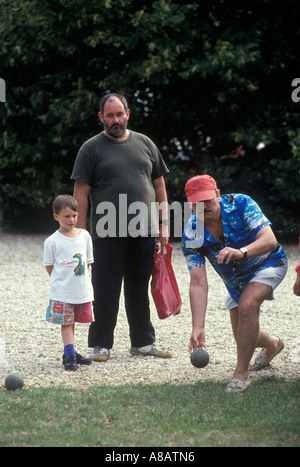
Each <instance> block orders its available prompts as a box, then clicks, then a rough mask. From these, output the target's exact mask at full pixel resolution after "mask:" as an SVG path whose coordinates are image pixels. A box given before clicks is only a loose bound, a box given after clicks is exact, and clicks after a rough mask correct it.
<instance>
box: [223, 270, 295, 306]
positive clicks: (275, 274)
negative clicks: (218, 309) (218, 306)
mask: <svg viewBox="0 0 300 467" xmlns="http://www.w3.org/2000/svg"><path fill="white" fill-rule="evenodd" d="M287 268H288V266H287V265H285V266H279V267H278V268H266V269H262V270H259V271H258V272H257V273H256V274H255V276H254V277H252V279H251V280H250V281H249V282H248V284H250V282H260V283H262V284H266V285H269V286H270V287H272V290H271V292H270V297H268V298H267V300H273V299H274V294H273V292H274V290H275V289H276V287H278V285H279V284H280V283H281V282H282V281H283V279H284V278H285V275H286V273H287ZM225 306H226V308H228V310H231V309H232V308H236V307H237V306H238V304H237V303H236V302H235V301H234V300H233V299H232V298H231V296H230V295H229V294H228V295H227V298H226V300H225Z"/></svg>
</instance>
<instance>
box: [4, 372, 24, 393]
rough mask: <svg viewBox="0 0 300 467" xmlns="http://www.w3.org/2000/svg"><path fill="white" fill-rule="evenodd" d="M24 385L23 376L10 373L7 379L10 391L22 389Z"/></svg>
mask: <svg viewBox="0 0 300 467" xmlns="http://www.w3.org/2000/svg"><path fill="white" fill-rule="evenodd" d="M23 386H24V381H23V378H22V377H21V376H20V375H18V374H16V373H12V374H11V375H8V376H7V377H6V379H5V387H6V389H8V390H10V391H14V390H15V389H21V388H22V387H23Z"/></svg>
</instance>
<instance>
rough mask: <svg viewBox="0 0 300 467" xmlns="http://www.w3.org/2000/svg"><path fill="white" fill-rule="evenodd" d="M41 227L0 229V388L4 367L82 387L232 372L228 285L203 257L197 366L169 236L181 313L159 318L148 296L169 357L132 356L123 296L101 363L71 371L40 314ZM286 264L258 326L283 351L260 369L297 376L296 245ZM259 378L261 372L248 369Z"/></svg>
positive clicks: (83, 346) (31, 379) (179, 262)
mask: <svg viewBox="0 0 300 467" xmlns="http://www.w3.org/2000/svg"><path fill="white" fill-rule="evenodd" d="M45 238H46V236H43V235H11V234H0V251H1V262H0V296H1V301H0V390H3V389H4V379H5V377H6V375H7V374H8V373H11V372H17V373H20V374H21V375H22V376H23V378H24V382H25V387H26V388H38V387H42V386H47V387H49V386H58V385H63V386H68V387H74V388H76V387H82V386H84V387H87V386H89V385H92V386H94V385H123V384H126V383H143V384H148V383H167V382H170V383H174V384H180V383H195V382H197V381H199V380H200V381H204V380H214V381H219V382H224V383H225V382H227V381H229V380H230V379H231V377H232V374H233V371H234V368H235V362H236V348H235V342H234V339H233V335H232V331H231V325H230V319H229V314H228V311H227V310H226V309H225V307H224V300H225V297H226V290H225V287H224V285H223V283H222V281H221V279H220V278H219V277H218V276H217V275H216V273H215V272H214V271H213V269H212V268H211V267H210V266H209V265H208V267H207V268H208V280H209V285H210V289H209V303H208V311H207V317H206V343H207V350H208V352H209V354H210V363H209V365H208V366H207V367H206V368H205V369H202V370H197V369H195V368H194V367H193V366H192V365H191V364H190V360H189V354H188V351H187V347H188V343H189V338H190V332H191V313H190V308H189V296H188V289H189V273H188V270H187V267H186V265H185V261H184V258H183V256H182V253H181V248H180V245H179V244H173V246H174V250H173V267H174V270H175V274H176V277H177V281H178V284H179V288H180V292H181V296H182V301H183V305H182V309H181V314H180V315H178V316H175V317H170V318H167V319H166V320H159V319H158V317H157V313H156V310H155V307H154V304H153V301H152V298H151V309H152V322H153V324H154V327H155V330H156V336H157V346H158V347H161V348H166V349H168V350H170V351H171V352H172V353H173V358H172V359H166V360H163V359H155V358H152V357H132V356H130V354H129V351H128V349H129V347H130V341H129V337H128V325H127V320H126V315H125V310H124V302H123V297H122V300H121V303H120V311H119V315H118V324H117V327H116V330H115V344H114V348H113V349H112V351H111V358H110V359H109V360H108V361H107V362H106V363H93V364H92V365H91V366H89V367H84V366H82V367H80V368H79V369H78V370H77V371H76V372H66V371H64V369H63V367H62V362H61V359H62V348H63V347H62V341H61V335H60V326H55V325H52V324H49V323H47V322H45V312H46V307H47V304H48V293H49V286H50V280H49V277H48V275H47V273H46V271H45V268H44V266H43V263H42V260H43V242H44V240H45ZM286 252H287V254H288V257H289V270H288V273H287V276H286V278H285V279H284V281H283V282H282V284H281V285H280V286H279V288H278V289H277V290H276V292H275V300H273V301H269V302H265V303H264V304H263V307H262V314H261V327H262V328H264V329H266V330H267V331H268V332H270V333H271V334H273V335H275V336H280V337H281V338H282V339H283V340H284V342H285V349H284V351H283V352H282V353H281V354H280V355H279V356H278V357H277V358H276V359H275V360H274V362H273V365H272V368H271V369H267V370H264V371H263V372H260V374H263V375H273V374H274V375H276V376H279V377H282V378H285V379H286V380H296V379H298V378H299V372H300V335H299V316H300V315H299V312H300V298H298V297H296V296H295V295H294V294H293V292H292V287H293V283H294V280H295V272H294V271H295V267H296V264H298V262H299V258H300V251H299V248H298V247H297V246H296V245H295V246H288V247H286ZM87 334H88V325H80V324H78V325H76V330H75V344H76V349H77V351H78V352H79V353H81V354H82V355H84V356H89V355H90V351H91V349H89V348H88V347H87ZM253 377H254V378H259V375H255V376H253Z"/></svg>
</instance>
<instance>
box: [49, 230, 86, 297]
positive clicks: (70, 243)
mask: <svg viewBox="0 0 300 467" xmlns="http://www.w3.org/2000/svg"><path fill="white" fill-rule="evenodd" d="M93 262H94V258H93V246H92V239H91V236H90V234H89V233H88V231H87V230H84V229H80V233H79V235H78V237H76V238H70V237H66V236H65V235H63V234H61V233H60V232H58V230H57V231H56V232H55V233H54V234H52V235H51V236H50V237H48V238H47V239H46V240H45V243H44V266H54V267H53V271H52V273H51V289H50V295H49V298H50V300H55V301H58V302H63V303H72V304H77V303H87V302H91V301H93V300H94V291H93V287H92V283H91V279H90V275H89V270H88V264H91V263H93Z"/></svg>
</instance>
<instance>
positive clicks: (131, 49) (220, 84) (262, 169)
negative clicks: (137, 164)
mask: <svg viewBox="0 0 300 467" xmlns="http://www.w3.org/2000/svg"><path fill="white" fill-rule="evenodd" d="M1 10H2V12H1V15H2V19H1V23H0V35H1V43H0V61H1V71H0V75H1V78H3V79H5V82H6V86H7V89H6V94H7V97H6V103H0V121H1V125H2V130H3V131H1V134H0V186H1V195H0V196H1V200H2V205H3V207H4V209H6V210H7V209H9V210H10V211H13V212H17V211H20V210H23V209H24V206H32V207H41V208H43V207H45V206H48V205H49V203H50V202H51V201H52V199H53V197H54V196H55V195H56V194H58V193H61V192H62V191H67V192H72V185H71V184H70V181H69V176H70V173H71V170H72V166H73V162H74V158H75V156H76V153H77V151H78V149H79V147H80V145H81V144H82V143H83V142H84V141H85V140H86V139H87V138H88V137H90V136H92V135H93V134H95V133H96V132H98V131H99V130H100V129H101V127H99V125H98V123H97V112H98V101H99V99H100V97H101V96H102V95H103V94H105V93H106V92H107V91H113V92H119V93H123V94H125V95H126V97H127V98H128V101H129V104H130V108H131V110H132V117H131V122H130V127H131V128H132V129H136V130H137V131H142V132H144V133H146V134H148V135H149V136H150V137H152V138H153V140H154V141H155V142H156V144H157V145H158V146H159V148H160V149H161V151H162V153H163V155H164V157H165V158H166V160H167V163H168V165H169V168H170V169H171V171H172V173H173V176H172V177H169V178H168V179H167V183H168V190H169V197H170V200H171V201H172V200H174V199H179V200H185V198H184V189H183V187H184V183H185V181H186V180H187V178H188V177H189V175H193V174H195V173H203V172H205V171H209V172H210V173H211V174H212V175H214V176H215V177H216V178H217V180H218V182H219V184H220V186H221V188H222V189H223V190H226V191H227V190H233V191H242V192H247V193H248V194H250V195H253V197H255V198H256V199H257V201H258V202H260V203H262V205H263V206H264V207H265V209H266V210H267V213H268V212H270V213H272V215H274V217H275V213H276V220H275V224H276V227H277V229H278V230H279V231H281V230H282V231H286V230H287V229H288V231H289V232H293V233H295V229H296V223H297V215H298V203H299V200H300V193H299V190H298V186H297V182H298V180H299V174H300V154H299V143H300V142H299V136H298V135H299V124H298V118H297V117H298V114H299V105H300V104H297V103H296V102H293V100H292V99H291V94H292V92H293V88H292V86H291V83H292V81H293V79H294V78H297V77H298V76H297V73H298V75H299V72H298V68H297V65H296V64H297V60H298V57H297V43H298V41H299V29H298V27H293V25H294V24H295V19H296V18H297V17H299V12H300V11H299V10H300V8H299V3H298V2H297V1H296V0H287V1H286V2H284V3H281V2H279V1H276V0H259V1H258V0H253V1H250V0H245V1H243V2H242V3H241V2H239V1H237V0H232V1H230V0H215V1H214V2H207V1H206V0H200V1H198V2H195V1H189V2H183V1H181V0H157V1H153V2H146V1H142V0H118V1H117V0H97V1H96V0H90V1H89V2H86V1H83V0H56V1H54V2H53V1H50V0H42V1H41V0H39V1H38V0H28V1H21V0H10V1H9V0H4V1H2V4H1ZM299 71H300V70H299ZM261 141H265V142H269V143H270V144H267V145H266V147H265V149H264V150H263V151H257V149H256V146H257V144H258V143H259V142H261ZM181 153H184V156H185V159H187V161H185V162H181V161H180V160H178V159H180V157H179V156H180V154H181ZM240 154H244V157H242V156H241V155H240ZM224 155H226V156H230V158H227V159H224V158H222V156H224ZM234 155H237V156H239V157H238V158H237V159H234V158H232V157H234ZM262 156H263V157H262ZM274 205H275V209H274Z"/></svg>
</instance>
